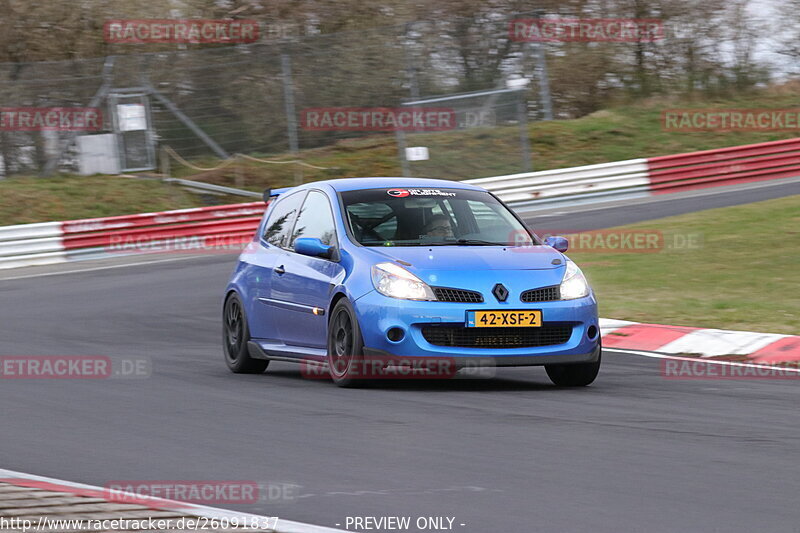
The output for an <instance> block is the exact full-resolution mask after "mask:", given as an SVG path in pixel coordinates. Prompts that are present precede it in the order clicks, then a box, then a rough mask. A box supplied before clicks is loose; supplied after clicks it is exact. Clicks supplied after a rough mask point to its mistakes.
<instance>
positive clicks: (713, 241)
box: [568, 195, 800, 335]
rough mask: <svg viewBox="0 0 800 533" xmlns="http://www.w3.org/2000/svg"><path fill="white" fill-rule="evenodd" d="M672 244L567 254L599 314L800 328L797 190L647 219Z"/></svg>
mask: <svg viewBox="0 0 800 533" xmlns="http://www.w3.org/2000/svg"><path fill="white" fill-rule="evenodd" d="M615 229H616V230H620V231H624V230H648V231H650V230H652V231H660V232H662V233H663V235H664V243H665V245H666V246H667V247H669V246H670V244H673V245H678V244H680V243H682V242H685V241H686V240H685V237H686V236H688V235H695V236H696V235H698V234H699V240H698V241H697V242H698V243H699V245H698V246H696V247H693V248H686V247H678V248H676V247H675V246H673V247H672V248H665V249H664V250H662V251H660V252H658V253H601V252H598V253H595V252H591V251H582V252H575V253H570V252H568V254H569V256H570V258H572V259H574V260H575V261H576V262H577V263H578V264H579V265H580V266H581V268H582V269H583V271H584V272H585V273H586V276H587V277H588V278H589V280H590V282H591V283H592V286H593V287H594V289H595V292H596V293H597V297H598V300H599V302H600V316H603V317H609V318H618V319H624V320H633V321H636V322H650V323H657V324H670V325H677V326H696V327H704V328H720V329H735V330H737V329H738V330H746V331H760V332H772V333H787V334H794V335H797V334H800V291H798V287H800V195H797V196H790V197H787V198H781V199H777V200H768V201H765V202H757V203H752V204H747V205H741V206H735V207H725V208H721V209H712V210H708V211H701V212H697V213H690V214H686V215H680V216H675V217H669V218H663V219H659V220H653V221H648V222H644V223H639V224H633V225H630V226H623V227H620V228H615Z"/></svg>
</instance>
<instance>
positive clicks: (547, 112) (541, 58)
mask: <svg viewBox="0 0 800 533" xmlns="http://www.w3.org/2000/svg"><path fill="white" fill-rule="evenodd" d="M542 15H544V11H542V10H540V9H538V10H536V11H535V12H534V18H536V21H537V22H538V21H539V19H540V18H542ZM535 46H536V64H537V68H538V70H539V98H540V100H541V103H542V113H543V114H544V120H553V101H552V99H551V97H550V78H549V77H548V74H547V58H546V57H545V55H544V42H538V43H536V44H535Z"/></svg>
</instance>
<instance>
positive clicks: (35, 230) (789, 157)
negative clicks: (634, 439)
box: [0, 138, 800, 269]
mask: <svg viewBox="0 0 800 533" xmlns="http://www.w3.org/2000/svg"><path fill="white" fill-rule="evenodd" d="M797 176H800V138H795V139H788V140H783V141H774V142H768V143H761V144H752V145H746V146H734V147H731V148H723V149H720V150H706V151H703V152H693V153H688V154H678V155H670V156H664V157H653V158H650V159H631V160H628V161H617V162H613V163H602V164H599V165H588V166H583V167H575V168H564V169H557V170H547V171H544V172H528V173H524V174H512V175H508V176H494V177H490V178H481V179H475V180H468V181H467V183H471V184H475V185H480V186H481V187H484V188H486V189H488V190H490V191H492V192H493V193H495V194H496V195H497V196H499V197H500V198H501V199H502V200H504V201H506V202H509V203H512V204H514V205H515V206H520V205H525V204H535V205H540V204H541V205H547V204H548V203H554V202H569V203H579V202H596V201H602V200H616V199H621V198H632V197H639V196H649V195H652V194H663V193H669V192H676V191H685V190H693V189H699V188H706V187H715V186H720V185H732V184H737V183H744V182H750V181H760V180H768V179H780V178H789V177H797ZM276 192H277V191H276ZM265 207H266V205H265V204H264V202H260V201H259V202H250V203H245V204H233V205H223V206H216V207H199V208H194V209H180V210H177V211H164V212H160V213H144V214H137V215H123V216H116V217H105V218H92V219H85V220H70V221H67V222H45V223H40V224H24V225H19V226H7V227H0V269H2V268H13V267H18V266H29V265H45V264H51V263H60V262H64V261H71V260H76V259H90V258H98V257H106V256H110V255H119V254H131V253H141V252H158V251H177V252H180V251H186V252H191V251H193V250H198V251H200V250H209V249H239V248H241V247H243V246H244V244H245V243H247V242H249V241H250V240H251V239H252V236H253V231H254V230H255V229H256V228H257V227H258V223H259V220H260V218H261V215H262V213H263V212H264V209H265Z"/></svg>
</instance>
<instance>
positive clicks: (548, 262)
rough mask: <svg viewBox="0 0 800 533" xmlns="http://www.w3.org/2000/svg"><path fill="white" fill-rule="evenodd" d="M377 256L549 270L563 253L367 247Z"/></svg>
mask: <svg viewBox="0 0 800 533" xmlns="http://www.w3.org/2000/svg"><path fill="white" fill-rule="evenodd" d="M368 250H370V251H372V252H374V253H375V254H376V255H377V256H383V257H385V258H386V259H389V260H394V261H400V262H402V263H405V265H404V266H405V267H406V268H407V269H408V270H410V271H412V272H416V273H420V272H422V271H431V270H433V271H448V270H461V271H473V272H476V271H485V270H551V269H556V268H563V266H564V262H565V258H564V256H563V255H562V254H561V253H560V252H558V251H556V250H555V249H553V248H551V247H550V246H404V247H389V248H368Z"/></svg>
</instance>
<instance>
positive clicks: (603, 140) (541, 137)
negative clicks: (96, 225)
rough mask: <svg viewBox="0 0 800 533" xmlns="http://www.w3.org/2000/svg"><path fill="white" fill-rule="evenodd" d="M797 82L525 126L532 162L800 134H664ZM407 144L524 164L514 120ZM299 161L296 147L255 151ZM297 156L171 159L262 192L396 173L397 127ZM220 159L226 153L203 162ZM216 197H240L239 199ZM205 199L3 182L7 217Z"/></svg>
mask: <svg viewBox="0 0 800 533" xmlns="http://www.w3.org/2000/svg"><path fill="white" fill-rule="evenodd" d="M796 93H797V88H796V87H793V86H790V85H787V86H783V87H775V88H770V89H766V90H763V91H761V92H758V93H753V94H751V95H749V96H741V97H738V98H735V99H728V100H705V101H696V102H695V101H677V100H673V99H665V98H660V99H655V98H654V99H651V100H647V101H642V102H638V103H636V104H629V105H619V106H616V107H612V108H610V109H608V110H603V111H598V112H596V113H593V114H591V115H588V116H585V117H582V118H579V119H575V120H555V121H551V122H535V123H531V124H529V125H528V131H529V137H530V141H531V148H532V156H533V165H534V169H535V170H546V169H552V168H564V167H570V166H578V165H587V164H592V163H603V162H607V161H618V160H623V159H632V158H638V157H649V156H657V155H664V154H672V153H679V152H690V151H695V150H704V149H711V148H721V147H725V146H734V145H738V144H749V143H757V142H764V141H772V140H777V139H784V138H789V137H793V136H796V135H797V133H796V132H714V133H683V132H665V131H663V129H662V127H661V112H662V110H664V109H667V108H685V107H699V108H740V109H741V108H788V107H795V106H796ZM406 142H407V144H408V145H409V146H412V145H421V146H428V147H429V148H430V152H431V160H430V161H426V162H415V163H412V172H413V173H414V175H417V176H422V175H424V176H430V177H441V178H449V179H465V178H476V177H483V176H491V175H499V174H507V173H514V172H519V171H520V170H521V167H520V164H521V163H520V153H519V129H518V127H516V126H508V127H498V128H476V129H472V130H466V131H455V132H442V133H429V134H413V135H408V136H407V139H406ZM252 155H254V156H257V157H266V158H272V159H275V158H277V159H283V160H286V159H294V158H295V157H294V156H291V155H290V154H252ZM297 158H299V159H302V160H303V161H306V162H308V163H311V164H313V165H317V166H322V167H326V170H316V169H310V168H307V167H298V166H295V165H270V164H265V163H258V162H252V161H241V162H238V163H236V164H234V165H231V166H228V167H226V168H224V169H220V170H215V171H207V172H200V173H198V172H197V171H196V170H192V169H190V168H186V167H182V166H181V165H180V164H179V163H177V162H174V161H173V162H172V173H173V175H174V176H176V177H184V178H186V177H188V178H191V179H194V180H198V181H206V182H209V183H217V184H221V185H228V186H233V187H239V188H244V189H249V190H253V191H261V190H263V189H264V188H265V187H282V186H287V185H292V184H294V183H296V182H297V181H301V182H307V181H316V180H320V179H327V178H344V177H349V176H392V175H399V174H400V173H401V171H400V165H399V162H398V155H397V143H396V139H395V136H394V135H393V134H376V135H369V136H366V137H362V138H357V139H347V140H342V141H340V142H337V143H336V144H333V145H330V146H324V147H320V148H314V149H308V150H303V151H301V152H300V153H299V154H298V156H297ZM195 163H197V164H199V165H200V166H202V167H213V166H216V165H218V164H219V163H220V161H219V159H214V158H205V159H200V160H196V161H195ZM218 201H219V202H237V201H243V199H242V198H239V197H228V198H219V199H218ZM201 203H202V200H201V199H200V198H199V197H197V196H194V195H191V194H189V193H186V192H184V191H182V190H181V189H179V188H177V187H169V186H166V185H163V184H160V183H158V182H155V181H153V182H146V181H138V180H130V179H122V178H107V177H75V176H63V177H59V178H52V179H40V178H10V179H6V180H0V225H7V224H21V223H26V222H40V221H46V220H65V219H72V218H84V217H96V216H105V215H121V214H127V213H135V212H141V211H160V210H164V209H178V208H182V207H191V206H195V205H200V204H201Z"/></svg>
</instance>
